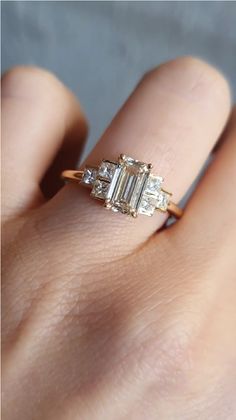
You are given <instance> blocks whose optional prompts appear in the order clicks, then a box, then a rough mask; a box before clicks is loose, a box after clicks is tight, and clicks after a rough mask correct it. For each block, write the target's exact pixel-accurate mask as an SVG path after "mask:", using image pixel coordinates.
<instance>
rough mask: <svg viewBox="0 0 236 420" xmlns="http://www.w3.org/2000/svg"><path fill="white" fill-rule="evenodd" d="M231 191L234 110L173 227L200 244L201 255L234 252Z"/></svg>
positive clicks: (235, 170) (235, 153) (235, 172)
mask: <svg viewBox="0 0 236 420" xmlns="http://www.w3.org/2000/svg"><path fill="white" fill-rule="evenodd" d="M235 191H236V109H234V111H233V112H232V116H231V119H230V121H229V124H228V126H227V129H226V130H225V133H224V135H223V136H222V141H221V146H220V148H219V149H218V151H217V153H216V154H215V159H214V160H213V162H212V163H211V165H210V167H209V168H208V169H207V171H206V174H205V176H204V177H203V179H202V180H201V182H200V184H199V186H198V187H197V189H196V191H195V193H194V194H193V197H192V199H191V201H190V202H189V204H188V206H187V209H186V214H185V217H184V219H183V221H182V222H181V223H180V224H179V226H177V227H176V230H177V231H178V235H180V236H182V235H183V234H184V232H185V234H186V232H189V233H190V231H191V240H193V243H194V244H195V246H198V247H200V244H201V249H202V250H206V251H207V252H205V257H204V258H206V257H207V256H208V258H209V259H210V257H211V258H213V257H214V254H215V253H217V254H218V252H220V251H222V255H224V254H225V252H226V253H227V254H228V256H229V257H230V255H231V256H232V252H234V243H235V237H236V224H235V214H236V194H235ZM182 232H183V233H182ZM230 244H231V245H232V247H230ZM226 250H227V251H226ZM209 253H210V255H208V254H209ZM215 255H216V254H215Z"/></svg>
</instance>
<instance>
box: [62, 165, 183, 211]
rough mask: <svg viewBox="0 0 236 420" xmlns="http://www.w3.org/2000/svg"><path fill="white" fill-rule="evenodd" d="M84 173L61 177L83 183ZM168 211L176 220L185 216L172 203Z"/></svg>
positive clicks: (63, 173) (71, 173)
mask: <svg viewBox="0 0 236 420" xmlns="http://www.w3.org/2000/svg"><path fill="white" fill-rule="evenodd" d="M83 175H84V171H78V170H65V171H63V172H62V174H61V176H62V178H63V179H64V180H65V181H69V182H75V183H80V182H81V181H82V178H83ZM167 211H168V213H169V214H170V215H171V216H174V217H175V218H176V219H180V217H181V216H182V215H183V210H182V209H181V208H180V207H178V206H177V204H175V203H173V202H172V201H170V202H169V203H168V207H167Z"/></svg>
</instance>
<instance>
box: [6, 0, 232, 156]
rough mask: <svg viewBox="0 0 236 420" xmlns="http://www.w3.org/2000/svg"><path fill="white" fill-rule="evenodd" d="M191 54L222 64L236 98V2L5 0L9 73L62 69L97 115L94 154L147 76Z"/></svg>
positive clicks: (93, 127)
mask: <svg viewBox="0 0 236 420" xmlns="http://www.w3.org/2000/svg"><path fill="white" fill-rule="evenodd" d="M183 54H191V55H197V56H200V57H203V58H205V59H206V60H208V61H210V62H211V63H213V64H215V65H216V66H217V67H219V68H220V69H221V70H222V71H223V72H224V73H225V75H226V76H227V77H228V79H229V80H230V83H231V85H232V88H233V92H234V97H235V96H236V95H235V93H236V3H235V2H223V1H222V2H145V1H142V2H109V1H108V2H68V1H63V2H46V1H45V2H23V1H17V2H3V3H2V71H4V70H6V69H7V68H9V67H11V66H13V65H15V64H34V65H38V66H43V67H46V68H47V69H50V70H52V71H53V72H55V73H56V74H57V75H58V77H59V78H60V79H62V80H63V81H64V83H65V84H67V85H68V86H69V87H70V88H71V89H72V90H73V91H74V92H75V93H76V95H78V97H79V98H80V101H81V103H82V105H83V107H84V108H85V111H86V113H87V116H88V118H89V120H90V126H91V131H90V137H89V143H88V146H87V149H86V152H88V150H89V149H90V148H91V147H92V145H93V143H94V142H95V141H96V139H97V138H98V137H99V136H100V134H101V133H102V131H103V130H104V128H105V127H106V125H107V124H108V123H109V121H110V120H111V118H112V117H113V115H114V114H115V113H116V111H117V109H118V108H119V107H120V106H121V104H122V103H123V102H124V100H125V99H126V97H127V96H128V95H129V93H130V91H131V90H132V89H133V87H134V86H135V84H136V83H137V81H138V80H139V78H140V77H141V75H142V74H143V73H144V72H145V71H147V70H148V69H150V68H151V67H153V66H155V65H157V64H159V63H161V62H163V61H165V60H168V59H170V58H173V57H176V56H178V55H183Z"/></svg>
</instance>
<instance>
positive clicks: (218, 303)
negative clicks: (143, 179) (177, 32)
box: [2, 57, 236, 420]
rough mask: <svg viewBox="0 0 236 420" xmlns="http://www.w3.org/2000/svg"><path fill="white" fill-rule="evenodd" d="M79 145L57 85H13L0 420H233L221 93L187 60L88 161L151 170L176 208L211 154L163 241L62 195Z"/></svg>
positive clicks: (8, 101)
mask: <svg viewBox="0 0 236 420" xmlns="http://www.w3.org/2000/svg"><path fill="white" fill-rule="evenodd" d="M96 100H97V101H98V103H99V102H100V101H102V98H96ZM86 133H87V123H86V120H85V117H84V114H83V111H82V109H81V106H80V105H79V103H78V102H77V100H76V99H75V97H74V96H73V95H72V93H70V92H69V91H68V90H67V89H66V88H65V87H64V86H63V85H62V84H61V83H60V82H59V81H58V80H57V79H56V78H55V77H54V76H52V75H51V74H49V73H47V72H46V71H44V70H40V69H37V68H24V67H18V68H14V69H12V70H10V71H9V72H8V73H6V74H5V75H4V77H3V80H2V143H3V162H2V166H3V186H2V194H3V205H2V232H3V279H2V280H3V281H2V302H3V317H2V332H3V339H2V358H3V363H2V373H3V418H4V419H5V420H19V419H24V420H42V419H43V420H47V419H50V420H54V419H55V420H75V419H80V420H88V419H89V420H100V419H101V420H104V419H109V420H113V419H114V420H121V419H122V420H123V419H124V420H125V419H129V420H143V419H148V420H152V419H154V420H156V419H163V420H165V419H167V420H172V419H173V420H185V419H186V420H195V419H201V420H205V419H206V420H210V419H217V420H228V419H230V420H231V419H234V418H235V417H236V401H235V391H236V328H235V324H236V305H235V302H236V282H235V280H236V274H235V273H236V260H235V238H236V219H235V212H236V197H235V191H236V113H235V111H232V109H231V100H230V92H229V86H228V84H227V82H226V80H225V79H224V77H223V76H222V75H221V74H220V73H219V72H218V71H217V70H216V69H214V68H212V67H211V66H210V65H208V64H206V63H204V62H202V61H200V60H198V59H195V58H191V57H188V58H179V59H177V60H174V61H171V62H168V63H166V64H164V65H162V66H160V67H159V68H157V69H154V70H152V71H151V72H149V73H148V74H146V75H145V76H144V77H143V79H142V80H141V82H140V83H139V84H138V86H137V88H136V89H135V91H134V93H133V94H132V95H131V97H130V98H129V99H128V101H127V102H126V104H125V105H124V106H123V107H122V109H121V110H120V111H119V113H118V115H117V116H116V117H115V119H114V120H113V121H112V122H111V124H110V126H109V127H108V129H107V130H106V131H105V133H104V134H103V136H102V138H101V139H100V140H99V142H98V144H97V145H96V146H95V148H94V149H93V150H92V152H91V154H90V155H89V157H88V158H87V161H88V162H90V163H91V162H92V163H95V164H97V163H99V162H100V160H101V159H102V158H104V157H106V158H110V159H116V158H117V156H118V155H119V154H120V153H126V154H127V155H131V156H134V157H135V158H137V159H140V160H143V161H145V162H152V163H153V165H154V169H153V172H154V173H155V172H156V173H159V174H161V175H162V176H164V178H165V186H166V188H167V189H168V190H170V191H173V193H174V196H173V200H174V201H179V200H180V199H181V198H182V197H183V195H184V194H185V193H186V191H187V190H188V188H189V187H190V185H191V184H192V182H193V181H194V179H195V178H196V176H197V175H198V173H199V171H200V170H201V168H202V165H203V164H204V162H205V161H206V159H207V157H208V155H209V153H210V152H211V150H212V149H214V148H215V146H216V144H217V147H216V148H215V149H214V150H215V152H214V159H213V161H212V163H211V165H210V166H209V167H208V169H207V170H206V172H205V174H204V176H203V178H202V179H201V181H200V183H199V184H198V186H197V188H196V190H195V192H194V193H193V195H192V197H191V199H190V200H189V202H188V204H187V206H186V209H185V214H184V216H183V218H182V219H181V220H180V221H178V222H177V223H175V224H174V225H172V226H170V227H169V228H163V226H164V223H165V220H166V216H165V215H163V214H160V213H158V212H156V214H155V215H154V216H153V217H152V218H148V217H144V216H140V217H138V218H137V219H132V218H130V217H126V216H124V215H121V214H114V213H113V212H109V211H106V210H105V209H104V208H103V207H102V206H101V205H100V204H99V203H97V202H96V201H93V200H91V198H90V197H89V194H88V191H87V190H86V189H83V188H80V187H78V186H77V185H72V184H70V185H69V184H68V185H66V186H63V187H62V185H61V184H60V181H59V173H60V171H61V170H62V169H65V168H71V169H73V168H74V167H75V165H76V161H77V159H78V157H79V155H80V153H81V150H82V147H83V143H84V141H85V138H86ZM219 139H220V141H219ZM217 142H218V143H217ZM83 165H84V163H83ZM83 165H82V167H83ZM161 228H162V229H161Z"/></svg>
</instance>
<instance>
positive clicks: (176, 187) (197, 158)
mask: <svg viewBox="0 0 236 420" xmlns="http://www.w3.org/2000/svg"><path fill="white" fill-rule="evenodd" d="M229 109H230V97H229V90H228V85H227V83H226V81H225V79H224V78H223V77H222V75H221V74H220V73H219V72H218V71H216V70H215V69H214V68H212V67H210V66H209V65H207V64H205V63H203V62H202V61H200V60H198V59H193V58H181V59H177V60H175V61H172V62H169V63H167V64H165V65H162V66H160V67H159V68H158V69H156V70H153V71H152V72H150V73H148V74H147V75H146V76H145V77H144V78H143V79H142V81H141V83H140V84H139V85H138V87H137V88H136V90H135V92H134V93H133V94H132V95H131V97H130V98H129V99H128V101H127V102H126V104H125V105H124V107H123V108H122V109H121V111H120V112H119V113H118V115H117V116H116V117H115V119H114V120H113V121H112V123H111V125H110V126H109V128H108V129H107V130H106V132H105V133H104V135H103V136H102V138H101V140H100V141H99V142H98V144H97V145H96V147H95V148H94V150H93V151H92V153H91V154H90V155H89V157H88V159H87V162H88V163H94V164H99V163H100V161H101V159H103V158H107V159H111V160H114V159H115V160H116V159H117V157H118V155H119V154H120V153H125V154H127V155H130V156H132V157H134V158H135V159H138V160H141V161H144V162H151V163H152V164H153V166H154V168H153V172H155V173H157V174H159V175H161V176H163V177H164V178H165V188H166V189H167V190H170V191H172V192H173V193H174V201H179V200H180V199H181V198H182V197H183V195H184V194H185V192H186V191H187V189H188V188H189V187H190V185H191V184H192V182H193V181H194V179H195V177H196V176H197V174H198V172H199V170H200V169H201V167H202V165H203V163H204V161H205V160H206V158H207V156H208V154H209V152H210V151H211V149H212V147H213V146H214V144H215V142H216V141H217V139H218V137H219V135H220V134H221V132H222V129H223V127H224V125H225V123H226V120H227V118H228V114H229ZM50 205H56V206H57V209H58V211H59V215H61V217H62V218H63V220H65V218H66V219H67V220H70V225H71V226H72V225H73V226H72V229H71V231H72V234H73V235H74V233H75V232H76V231H77V230H78V229H80V228H81V226H88V225H89V226H90V229H91V230H92V231H93V232H94V233H96V232H97V233H98V234H99V235H97V237H99V240H98V243H97V245H98V246H102V248H103V251H104V247H105V249H106V248H107V252H108V254H109V255H110V252H109V250H110V249H111V250H112V249H113V251H111V252H114V246H115V249H116V256H117V255H118V256H120V255H121V254H124V253H126V252H130V251H131V250H132V249H134V248H135V247H137V246H138V245H140V243H142V242H143V241H145V240H146V239H147V238H148V237H149V236H150V235H151V234H153V233H154V232H155V231H156V229H158V228H160V227H161V225H162V224H163V222H164V220H165V217H164V216H163V215H160V213H159V214H158V213H156V214H155V216H154V217H152V218H147V217H146V218H145V217H142V216H140V217H139V218H138V220H132V219H131V218H128V217H127V216H123V215H116V214H113V213H112V212H105V211H104V210H103V208H101V207H99V205H97V204H96V203H95V202H93V203H92V202H91V201H90V197H89V195H88V193H87V191H83V192H82V189H81V190H80V192H79V193H78V189H77V186H74V185H70V186H66V187H65V188H64V189H63V190H61V191H60V192H59V194H58V195H57V196H56V197H55V198H54V199H53V203H51V204H50ZM58 220H60V216H59V219H58ZM66 234H67V235H68V230H67V231H66ZM95 236H96V235H95ZM101 237H102V238H104V237H105V238H106V239H108V240H107V241H104V240H102V241H100V238H101ZM95 240H96V239H95ZM99 243H100V245H99ZM108 254H107V255H108Z"/></svg>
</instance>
